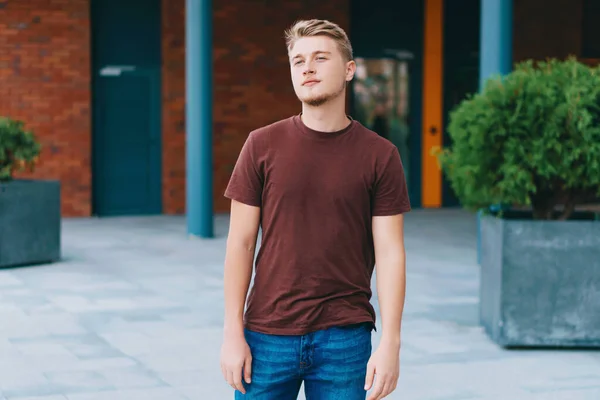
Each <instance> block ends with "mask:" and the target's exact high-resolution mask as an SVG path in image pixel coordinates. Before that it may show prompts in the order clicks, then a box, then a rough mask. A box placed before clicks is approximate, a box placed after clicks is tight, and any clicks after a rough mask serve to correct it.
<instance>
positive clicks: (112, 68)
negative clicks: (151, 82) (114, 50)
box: [100, 65, 135, 76]
mask: <svg viewBox="0 0 600 400" xmlns="http://www.w3.org/2000/svg"><path fill="white" fill-rule="evenodd" d="M123 71H135V65H107V66H105V67H104V68H102V69H100V76H121V73H123Z"/></svg>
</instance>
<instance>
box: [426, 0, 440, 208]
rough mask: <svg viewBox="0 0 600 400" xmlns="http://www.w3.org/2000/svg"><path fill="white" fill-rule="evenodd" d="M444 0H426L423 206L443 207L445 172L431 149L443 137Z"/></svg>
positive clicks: (436, 145) (437, 144)
mask: <svg viewBox="0 0 600 400" xmlns="http://www.w3.org/2000/svg"><path fill="white" fill-rule="evenodd" d="M443 15H444V0H425V43H424V49H423V132H422V139H423V140H422V144H423V147H422V151H423V154H422V184H421V188H422V205H423V207H441V205H442V173H441V170H440V168H439V167H438V164H437V159H436V158H435V157H434V156H433V155H431V150H432V149H433V148H435V147H438V146H441V145H442V136H443V126H442V123H443V111H442V107H443V99H442V95H443V81H442V77H443V71H444V69H443V62H444V59H443V58H444V53H443V39H444V37H443V24H444V17H443Z"/></svg>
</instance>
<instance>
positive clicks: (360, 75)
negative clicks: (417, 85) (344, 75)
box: [353, 57, 410, 185]
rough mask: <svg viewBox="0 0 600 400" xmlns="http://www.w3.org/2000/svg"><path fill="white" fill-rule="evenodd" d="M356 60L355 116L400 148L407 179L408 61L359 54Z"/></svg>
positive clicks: (408, 134)
mask: <svg viewBox="0 0 600 400" xmlns="http://www.w3.org/2000/svg"><path fill="white" fill-rule="evenodd" d="M355 61H356V74H355V77H354V84H353V91H354V93H353V94H354V116H353V117H354V119H356V120H358V121H359V122H360V123H362V124H363V125H364V126H366V127H367V128H369V129H371V130H373V131H374V132H376V133H377V134H379V135H380V136H383V137H385V138H386V139H388V140H390V141H391V142H392V143H394V144H395V145H396V147H398V150H399V152H400V157H401V158H402V164H403V165H404V169H405V175H406V179H407V181H408V177H409V176H410V174H409V171H408V168H409V164H410V163H409V145H408V144H409V136H410V130H409V125H408V115H409V111H410V110H409V108H408V105H409V102H408V95H409V76H408V62H407V61H402V60H397V59H393V58H377V59H370V58H360V57H359V58H356V59H355ZM408 183H409V185H410V182H408Z"/></svg>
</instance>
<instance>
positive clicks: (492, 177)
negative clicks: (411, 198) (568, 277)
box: [437, 58, 600, 219]
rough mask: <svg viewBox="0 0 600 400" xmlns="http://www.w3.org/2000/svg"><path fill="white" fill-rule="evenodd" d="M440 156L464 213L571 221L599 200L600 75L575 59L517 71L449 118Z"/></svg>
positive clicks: (522, 66) (488, 84)
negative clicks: (523, 210)
mask: <svg viewBox="0 0 600 400" xmlns="http://www.w3.org/2000/svg"><path fill="white" fill-rule="evenodd" d="M448 131H449V135H450V137H451V138H452V145H451V146H450V147H448V148H445V149H443V150H440V151H438V152H437V157H438V160H439V162H440V165H441V167H442V169H443V171H444V173H445V174H446V176H447V177H448V179H449V181H450V184H451V185H452V188H453V189H454V191H455V193H456V195H457V197H458V198H459V199H460V201H461V203H462V204H463V206H464V207H465V208H468V209H472V210H475V209H481V208H483V209H489V207H490V206H493V205H499V204H500V205H502V204H503V205H508V206H514V207H530V208H531V209H532V212H533V217H534V218H535V219H568V218H569V217H570V216H571V215H572V213H573V210H574V208H575V206H577V205H579V204H582V203H584V202H587V201H590V200H592V199H597V198H598V196H600V68H599V67H594V68H592V67H589V66H587V65H585V64H582V63H580V62H578V61H577V60H576V59H574V58H569V59H567V60H564V61H561V60H556V59H551V60H547V61H544V62H538V63H534V62H532V61H526V62H523V63H520V64H518V65H516V66H515V69H514V71H513V72H511V73H510V74H508V75H506V76H504V77H495V78H492V79H489V80H488V81H487V82H486V85H485V87H484V88H483V90H482V91H481V92H480V93H476V94H472V95H470V96H469V97H467V98H466V99H465V100H464V101H462V102H461V103H460V104H459V105H458V106H457V107H456V108H455V109H454V110H453V111H452V112H451V114H450V122H449V124H448Z"/></svg>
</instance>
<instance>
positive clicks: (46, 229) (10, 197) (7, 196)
mask: <svg viewBox="0 0 600 400" xmlns="http://www.w3.org/2000/svg"><path fill="white" fill-rule="evenodd" d="M60 232H61V215H60V183H59V182H58V181H38V180H13V181H9V182H0V268H2V267H14V266H21V265H29V264H40V263H46V262H53V261H57V260H58V259H60V254H61V253H60V244H61V243H60Z"/></svg>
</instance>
